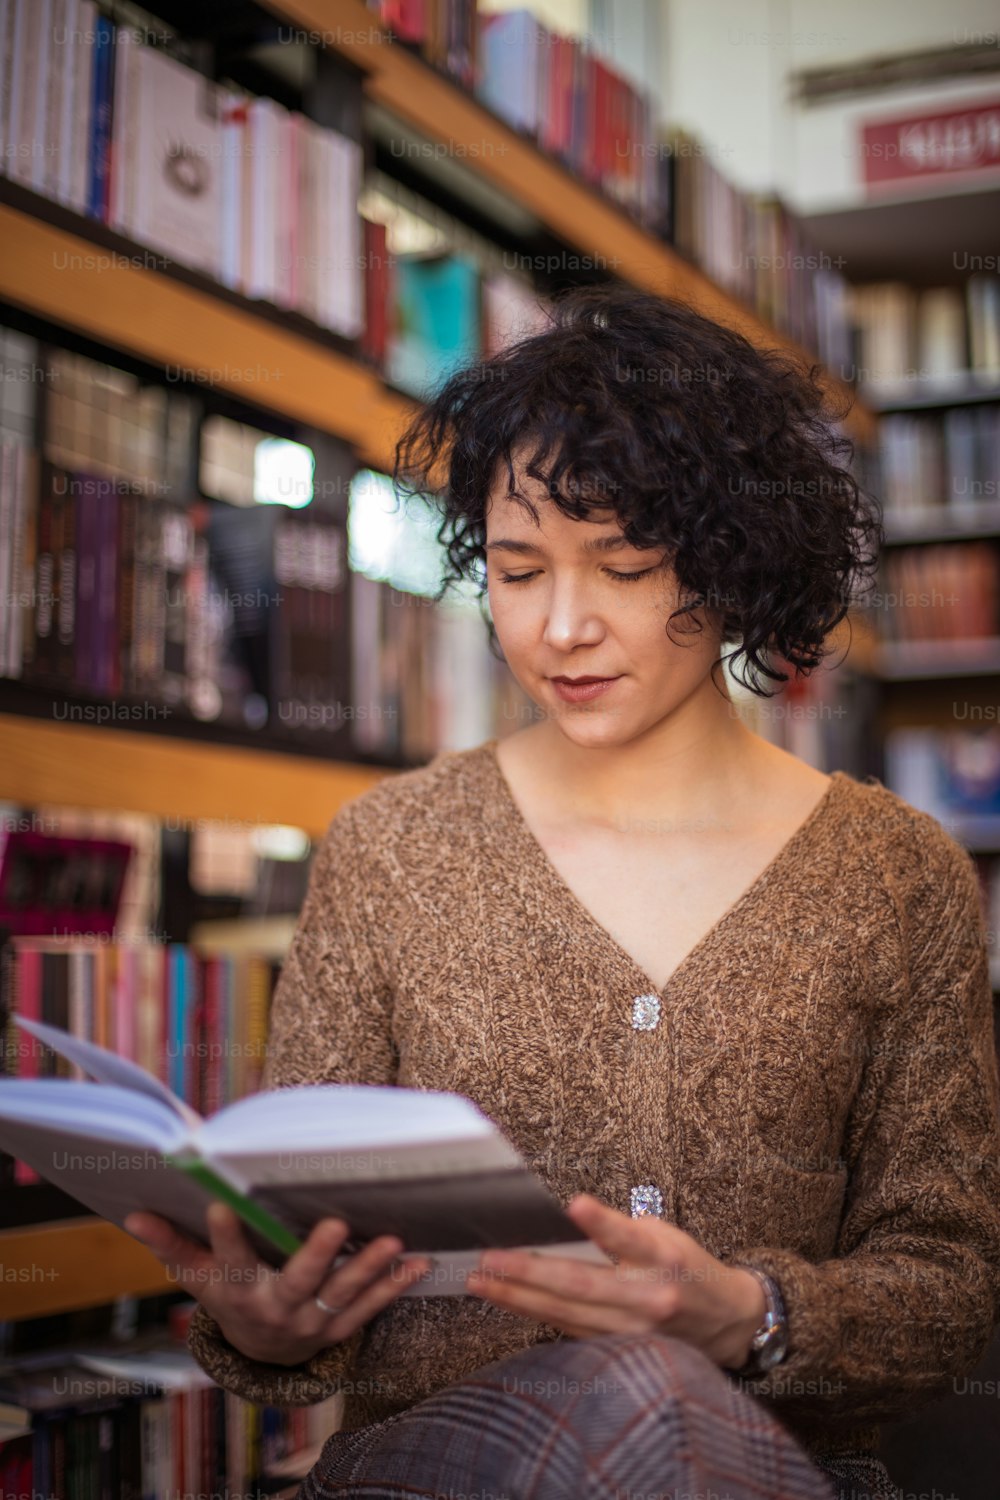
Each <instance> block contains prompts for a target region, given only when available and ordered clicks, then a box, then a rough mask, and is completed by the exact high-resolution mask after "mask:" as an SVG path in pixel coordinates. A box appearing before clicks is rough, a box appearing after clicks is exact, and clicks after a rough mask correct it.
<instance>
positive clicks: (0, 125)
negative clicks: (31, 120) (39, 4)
mask: <svg viewBox="0 0 1000 1500" xmlns="http://www.w3.org/2000/svg"><path fill="white" fill-rule="evenodd" d="M14 6H15V0H0V175H6V172H7V140H8V137H9V134H10V119H9V111H10V90H11V82H12V78H13V72H14Z"/></svg>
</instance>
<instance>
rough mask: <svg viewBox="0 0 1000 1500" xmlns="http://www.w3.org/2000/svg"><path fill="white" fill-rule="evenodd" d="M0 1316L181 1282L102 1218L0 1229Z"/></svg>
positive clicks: (59, 1308) (28, 1314) (33, 1314)
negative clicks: (176, 1280) (173, 1278)
mask: <svg viewBox="0 0 1000 1500" xmlns="http://www.w3.org/2000/svg"><path fill="white" fill-rule="evenodd" d="M0 1268H2V1270H0V1322H15V1321H17V1320H19V1319H24V1318H45V1317H50V1316H51V1315H52V1314H54V1313H60V1312H69V1311H71V1310H73V1309H76V1308H81V1307H99V1306H100V1305H101V1304H102V1303H105V1302H111V1301H113V1300H114V1298H115V1297H120V1296H136V1297H151V1296H156V1295H161V1294H163V1293H165V1292H171V1291H179V1290H182V1288H181V1287H180V1286H179V1284H178V1283H177V1282H175V1281H171V1279H170V1277H169V1276H168V1274H167V1271H166V1269H165V1267H164V1266H163V1265H162V1264H161V1262H160V1261H158V1260H157V1258H156V1256H155V1255H154V1254H153V1252H152V1251H151V1250H148V1249H147V1248H146V1246H145V1245H141V1244H140V1243H139V1241H138V1240H135V1239H133V1238H132V1236H131V1235H128V1234H126V1233H125V1231H124V1230H123V1229H119V1228H118V1227H117V1225H115V1224H109V1223H107V1221H106V1220H104V1219H97V1218H89V1217H87V1218H81V1219H67V1220H63V1221H61V1222H59V1223H56V1224H33V1225H31V1226H29V1227H26V1228H23V1229H5V1230H2V1231H0Z"/></svg>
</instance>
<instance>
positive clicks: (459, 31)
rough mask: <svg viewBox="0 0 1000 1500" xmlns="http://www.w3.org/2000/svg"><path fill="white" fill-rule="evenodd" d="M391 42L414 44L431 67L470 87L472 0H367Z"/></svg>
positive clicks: (474, 15) (473, 26)
mask: <svg viewBox="0 0 1000 1500" xmlns="http://www.w3.org/2000/svg"><path fill="white" fill-rule="evenodd" d="M368 8H369V10H371V11H374V12H375V14H376V15H377V17H378V20H379V24H380V25H381V26H382V27H383V28H384V29H385V31H386V32H387V33H388V35H389V36H390V37H391V38H392V40H393V41H395V42H408V43H409V44H410V45H411V46H415V47H418V48H419V49H420V51H421V52H422V53H423V55H424V57H425V58H426V59H427V61H428V62H429V63H432V64H433V66H434V67H436V68H440V69H441V70H442V72H445V73H449V74H450V75H451V76H452V78H454V79H455V80H456V82H458V83H460V84H462V85H463V87H465V88H471V87H472V85H473V82H474V81H475V77H476V60H477V34H478V27H477V20H478V17H477V11H476V0H368Z"/></svg>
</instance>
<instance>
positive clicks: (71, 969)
mask: <svg viewBox="0 0 1000 1500" xmlns="http://www.w3.org/2000/svg"><path fill="white" fill-rule="evenodd" d="M0 966H2V967H0V1041H2V1046H3V1058H2V1068H0V1073H2V1076H4V1077H8V1078H47V1077H79V1078H82V1076H83V1075H82V1073H80V1072H79V1070H78V1069H76V1067H75V1065H71V1064H68V1063H67V1062H66V1060H65V1059H62V1058H60V1057H59V1056H58V1054H56V1053H55V1052H54V1051H53V1050H52V1049H51V1048H49V1047H47V1046H45V1045H44V1044H43V1043H41V1042H40V1041H38V1040H36V1039H35V1038H29V1037H27V1035H26V1033H25V1032H24V1031H23V1030H21V1029H20V1028H18V1027H17V1026H15V1025H14V1023H13V1022H12V1021H11V1020H10V1015H11V1012H12V1011H17V1012H18V1013H19V1014H21V1015H25V1016H27V1017H29V1018H30V1019H34V1020H38V1021H42V1022H44V1023H46V1024H51V1025H54V1026H58V1027H61V1028H62V1029H63V1030H65V1031H68V1032H70V1034H71V1035H73V1036H78V1037H82V1038H83V1039H84V1040H86V1041H93V1042H96V1043H98V1045H100V1046H102V1047H106V1048H108V1049H109V1050H110V1051H113V1052H116V1053H118V1054H119V1055H120V1056H122V1057H126V1058H130V1059H131V1060H132V1061H133V1062H136V1063H138V1064H139V1065H140V1067H143V1068H145V1069H146V1071H147V1072H149V1073H152V1074H153V1075H154V1076H155V1077H157V1078H159V1079H161V1080H162V1081H163V1082H164V1083H165V1084H166V1085H167V1087H168V1088H170V1089H172V1090H173V1092H174V1093H175V1094H176V1095H177V1096H178V1097H179V1098H181V1099H183V1100H184V1102H185V1103H187V1104H190V1105H191V1107H192V1108H193V1109H195V1110H197V1111H198V1113H199V1114H202V1115H205V1116H208V1115H211V1114H213V1113H215V1111H216V1110H218V1109H220V1108H222V1107H223V1106H224V1105H226V1104H229V1103H232V1102H233V1101H234V1100H236V1099H242V1098H243V1097H244V1096H245V1095H247V1094H251V1093H254V1092H255V1091H256V1089H257V1088H258V1087H259V1083H260V1078H261V1074H262V1071H263V1067H264V1061H265V1057H266V1051H267V1028H268V1019H269V1014H270V1005H271V996H272V993H273V989H274V984H275V982H276V980H277V975H278V968H279V966H278V965H277V963H276V962H275V961H274V960H272V959H270V958H266V957H263V956H260V955H257V954H252V953H250V954H247V953H233V954H225V955H220V954H212V955H208V954H202V953H199V952H197V951H196V950H195V949H193V948H191V947H189V946H188V945H187V944H183V943H154V942H136V943H122V944H120V943H118V942H112V941H103V940H102V941H97V940H92V939H86V938H83V939H81V938H79V937H77V938H72V937H70V938H65V939H64V938H61V937H47V938H45V937H37V938H32V937H10V938H8V940H7V941H6V943H5V944H4V945H3V947H2V949H0ZM38 1180H39V1179H38V1176H37V1174H36V1173H35V1171H34V1169H33V1168H31V1167H30V1166H28V1165H27V1164H26V1163H24V1162H20V1161H18V1162H14V1161H13V1160H12V1159H11V1158H10V1156H8V1155H6V1154H3V1153H0V1183H2V1185H3V1186H5V1187H7V1188H9V1187H12V1186H15V1185H25V1184H30V1183H35V1182H37V1181H38Z"/></svg>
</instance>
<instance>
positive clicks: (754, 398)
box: [392, 283, 885, 697]
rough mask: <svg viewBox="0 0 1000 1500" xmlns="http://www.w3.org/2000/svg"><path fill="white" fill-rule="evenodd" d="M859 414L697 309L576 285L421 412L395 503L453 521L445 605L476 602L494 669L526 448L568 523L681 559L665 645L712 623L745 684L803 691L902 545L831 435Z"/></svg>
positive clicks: (401, 447) (791, 362)
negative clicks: (675, 628) (455, 595)
mask: <svg viewBox="0 0 1000 1500" xmlns="http://www.w3.org/2000/svg"><path fill="white" fill-rule="evenodd" d="M850 404H851V400H850V396H849V395H848V396H846V398H841V400H840V405H839V407H838V405H837V402H836V400H835V399H834V397H833V396H832V395H831V393H830V392H829V391H828V390H826V389H825V388H824V385H823V384H822V367H821V366H820V365H818V364H812V365H809V366H806V365H805V364H804V363H803V362H801V361H799V360H798V359H796V358H795V357H794V356H793V355H790V354H788V353H787V352H785V351H780V350H772V349H767V350H764V349H760V348H757V347H756V346H755V345H754V344H752V343H751V342H750V341H749V340H748V339H747V338H745V337H744V336H743V335H742V334H740V333H737V332H735V331H734V330H732V329H730V328H726V327H723V326H721V325H720V324H718V323H715V322H713V321H711V320H710V319H709V318H707V317H704V316H703V315H702V314H700V313H698V312H696V311H695V310H694V309H693V308H691V307H690V306H688V305H687V304H685V303H682V302H678V301H676V300H673V299H670V298H667V297H660V296H656V295H654V294H652V293H647V292H644V291H639V290H636V289H634V288H632V287H629V286H623V285H620V284H616V283H613V284H608V285H600V286H593V285H591V286H583V287H571V288H568V289H567V290H565V291H563V292H562V293H560V294H557V296H556V297H555V298H554V299H553V301H552V303H551V307H550V311H549V324H548V326H546V327H544V328H543V329H542V330H541V331H540V332H535V333H534V334H531V335H529V336H527V337H523V338H521V339H519V340H517V341H516V342H514V343H512V344H510V345H508V346H507V347H506V348H503V349H501V350H500V351H499V352H498V353H496V354H494V355H493V356H492V357H491V358H489V359H486V360H484V361H482V362H481V363H478V364H475V365H471V366H466V367H464V368H462V369H459V370H457V371H456V372H454V373H452V374H451V375H450V376H449V377H448V378H447V380H446V381H445V382H444V383H443V384H442V385H441V387H440V389H439V390H438V391H437V393H436V394H434V395H432V397H431V398H430V399H429V400H428V401H427V402H426V403H425V404H424V405H423V406H422V407H420V408H419V410H418V411H417V413H416V415H415V416H414V417H413V418H412V419H411V420H410V422H409V424H408V426H407V427H406V429H405V431H404V433H403V435H402V437H401V438H400V439H399V441H398V443H397V444H396V450H395V462H394V469H393V476H392V477H393V486H394V492H395V494H396V496H397V499H398V498H412V497H414V496H423V497H424V498H425V499H430V500H431V502H432V504H433V505H434V506H436V507H437V508H438V510H439V511H440V513H441V514H442V521H441V526H440V529H439V531H438V541H439V542H440V543H441V544H442V545H443V546H444V548H445V550H446V555H447V562H448V567H447V570H446V571H445V573H444V576H443V580H442V584H441V589H440V591H439V593H438V595H437V598H438V599H439V600H440V599H441V597H442V596H443V594H444V592H445V591H446V590H447V588H448V587H449V586H450V585H451V584H452V583H459V582H461V581H462V580H465V581H467V582H472V583H474V584H477V585H478V586H479V607H480V611H481V613H483V618H484V620H485V621H486V623H487V625H488V627H489V635H490V650H491V651H493V649H494V646H495V644H496V632H495V630H494V628H493V623H492V621H491V620H489V619H488V618H487V616H486V613H485V610H484V608H483V606H484V603H485V592H486V575H485V557H486V554H485V550H484V543H485V540H486V520H485V515H486V509H487V505H488V500H489V496H490V493H491V490H492V488H493V486H494V484H495V483H496V482H497V477H498V475H499V474H500V473H502V472H503V471H502V469H501V468H500V466H501V465H505V466H506V473H507V483H508V486H509V489H510V492H511V494H512V495H513V497H514V498H515V499H517V500H518V501H519V502H520V503H522V504H523V505H525V506H526V507H527V508H528V510H529V511H530V512H531V514H532V515H534V516H535V517H536V518H537V510H536V508H535V507H534V506H533V505H532V504H531V502H530V500H529V499H528V497H527V496H525V495H523V494H521V493H519V492H517V491H516V490H515V485H514V479H515V476H514V467H513V461H512V450H514V449H515V448H516V449H518V450H519V457H524V458H526V460H527V461H526V464H525V473H526V474H528V475H529V476H530V477H531V478H533V479H535V480H540V481H541V482H543V483H545V484H546V485H547V493H548V494H549V496H550V498H552V499H553V500H554V501H555V503H556V504H557V505H558V507H559V509H560V510H561V511H562V512H563V513H564V514H565V515H567V516H570V517H572V518H573V519H577V520H581V519H584V518H585V517H586V516H587V515H588V514H589V513H590V511H592V510H594V509H599V510H607V509H608V508H609V507H613V509H614V511H615V513H616V515H617V517H618V521H619V524H620V525H621V527H622V529H623V531H624V533H625V536H626V538H627V540H628V541H629V542H630V543H632V544H634V545H637V546H640V547H646V546H650V547H654V546H655V547H660V548H666V549H667V553H668V557H669V561H670V565H671V566H672V568H673V569H674V571H675V574H676V577H677V580H678V584H679V586H680V597H681V598H682V599H687V602H685V603H683V604H682V606H681V608H679V609H677V610H675V611H674V612H673V613H672V614H671V616H670V620H669V621H668V625H667V628H668V629H669V628H670V624H671V622H672V621H673V620H674V619H675V618H676V617H677V616H683V615H690V614H691V612H692V611H694V610H699V609H704V610H705V611H706V612H707V613H708V614H709V615H710V616H711V618H712V619H713V620H714V621H715V622H717V623H718V625H719V626H720V628H721V641H722V642H729V643H732V642H739V647H738V649H737V650H735V651H732V652H730V653H729V655H730V657H731V658H734V659H735V658H738V657H739V656H744V657H745V658H746V665H747V669H748V671H747V673H746V674H744V675H743V677H742V678H741V679H740V680H741V681H742V682H743V685H744V686H745V687H747V688H748V689H749V690H750V691H751V692H753V693H756V694H757V695H758V696H760V697H771V696H773V695H772V694H771V693H769V692H767V691H766V689H765V688H764V687H763V686H762V685H761V683H760V682H759V681H758V678H757V675H756V674H762V675H763V676H765V677H768V678H770V679H771V680H772V681H775V682H779V683H783V682H786V681H787V680H788V677H789V673H788V672H786V671H783V670H781V666H780V663H781V662H782V661H783V662H784V664H786V665H788V666H790V667H792V668H794V669H795V672H796V673H804V674H808V673H809V672H811V671H812V670H813V669H814V668H815V667H817V666H818V665H819V664H820V662H821V661H822V660H823V658H824V657H825V656H826V655H828V654H829V651H830V650H832V649H833V648H832V647H828V648H826V649H824V643H825V641H826V639H827V637H828V636H829V635H830V632H831V631H832V630H833V629H834V628H835V627H836V626H837V625H838V624H839V623H840V622H841V620H843V619H844V618H845V616H846V615H847V614H848V611H849V610H850V608H851V606H852V604H853V603H854V600H855V597H856V592H855V591H856V588H857V584H858V581H859V579H861V578H862V576H863V575H864V574H866V573H868V572H874V570H875V568H876V565H877V558H878V552H879V550H880V549H881V547H882V545H883V544H884V541H885V535H884V532H883V529H882V514H881V508H880V506H879V504H878V502H877V501H876V500H875V499H874V497H871V496H869V495H867V494H866V492H865V491H864V490H863V489H862V487H861V485H860V484H859V482H858V480H857V479H856V478H855V477H854V475H853V474H852V473H851V466H852V463H853V458H854V445H853V444H852V443H851V442H850V440H849V439H848V438H846V437H845V436H843V434H842V433H841V432H840V431H838V430H837V428H836V427H835V425H834V424H836V423H838V422H840V421H842V420H843V417H844V416H845V415H846V412H847V410H848V409H849V408H850ZM527 445H533V446H531V447H530V451H529V448H528V446H527ZM688 595H690V598H689V599H688ZM690 623H691V625H692V626H694V627H695V628H697V629H700V628H701V622H700V620H698V619H697V618H694V619H693V620H692V621H691V622H690ZM722 660H723V658H722V657H719V658H717V659H716V661H715V662H714V663H713V668H712V671H713V680H714V672H715V669H716V668H717V667H718V666H719V664H720V663H721V661H722ZM716 686H718V684H716ZM777 691H779V689H777V688H776V689H775V692H777Z"/></svg>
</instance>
